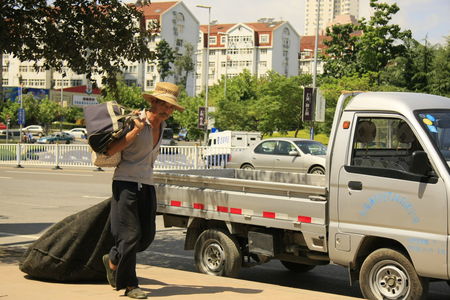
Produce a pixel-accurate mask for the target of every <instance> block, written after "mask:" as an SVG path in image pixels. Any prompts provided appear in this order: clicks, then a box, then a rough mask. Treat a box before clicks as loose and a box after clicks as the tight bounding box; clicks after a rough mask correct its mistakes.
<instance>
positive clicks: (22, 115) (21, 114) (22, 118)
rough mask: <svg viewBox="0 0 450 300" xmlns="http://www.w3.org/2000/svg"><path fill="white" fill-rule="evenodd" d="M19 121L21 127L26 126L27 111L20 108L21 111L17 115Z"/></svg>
mask: <svg viewBox="0 0 450 300" xmlns="http://www.w3.org/2000/svg"><path fill="white" fill-rule="evenodd" d="M17 119H18V122H17V123H18V124H19V125H25V109H23V108H19V111H18V113H17Z"/></svg>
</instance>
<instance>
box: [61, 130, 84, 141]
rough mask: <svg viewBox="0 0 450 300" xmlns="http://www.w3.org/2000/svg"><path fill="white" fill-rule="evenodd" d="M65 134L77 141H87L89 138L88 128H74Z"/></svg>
mask: <svg viewBox="0 0 450 300" xmlns="http://www.w3.org/2000/svg"><path fill="white" fill-rule="evenodd" d="M64 132H66V133H68V134H70V135H72V136H73V137H74V138H76V139H85V138H86V137H87V130H86V128H72V129H70V130H65V131H64Z"/></svg>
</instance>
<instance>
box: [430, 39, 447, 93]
mask: <svg viewBox="0 0 450 300" xmlns="http://www.w3.org/2000/svg"><path fill="white" fill-rule="evenodd" d="M430 91H431V92H432V93H434V94H438V95H443V96H448V97H450V36H448V37H447V44H446V45H444V46H441V47H439V48H438V49H437V50H436V56H435V58H434V61H433V67H432V71H431V76H430Z"/></svg>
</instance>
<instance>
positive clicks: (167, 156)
mask: <svg viewBox="0 0 450 300" xmlns="http://www.w3.org/2000/svg"><path fill="white" fill-rule="evenodd" d="M244 149H246V148H239V147H232V148H230V147H204V146H161V150H160V154H159V155H158V159H157V160H156V162H155V170H188V169H210V168H225V167H226V163H227V161H228V159H229V157H230V154H231V153H233V152H236V151H242V150H244ZM1 165H12V166H17V167H25V166H48V167H53V168H55V169H59V168H62V167H86V168H97V167H96V166H94V165H93V164H92V161H91V150H90V147H89V145H87V144H70V145H61V144H51V145H39V144H24V143H21V144H1V145H0V166H1Z"/></svg>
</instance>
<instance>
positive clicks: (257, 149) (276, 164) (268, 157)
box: [227, 138, 327, 174]
mask: <svg viewBox="0 0 450 300" xmlns="http://www.w3.org/2000/svg"><path fill="white" fill-rule="evenodd" d="M326 152H327V148H326V147H325V146H324V145H323V144H322V143H320V142H317V141H313V140H307V139H298V138H271V139H265V140H263V141H261V142H260V143H258V144H256V145H255V146H253V147H251V148H249V149H246V150H244V151H242V152H234V153H232V154H231V158H230V160H229V161H228V163H227V168H236V169H239V168H240V169H260V170H272V171H289V172H297V173H312V174H325V155H326Z"/></svg>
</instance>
